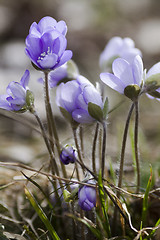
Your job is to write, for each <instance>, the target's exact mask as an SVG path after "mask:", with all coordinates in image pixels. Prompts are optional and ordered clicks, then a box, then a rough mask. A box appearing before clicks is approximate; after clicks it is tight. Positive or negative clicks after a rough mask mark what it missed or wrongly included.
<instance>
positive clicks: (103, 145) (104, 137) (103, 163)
mask: <svg viewBox="0 0 160 240" xmlns="http://www.w3.org/2000/svg"><path fill="white" fill-rule="evenodd" d="M102 124H103V140H102V163H101V168H102V179H103V176H104V168H105V154H106V123H105V121H103V123H102Z"/></svg>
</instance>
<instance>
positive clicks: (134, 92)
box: [124, 85, 141, 101]
mask: <svg viewBox="0 0 160 240" xmlns="http://www.w3.org/2000/svg"><path fill="white" fill-rule="evenodd" d="M140 91H141V89H140V87H139V86H138V85H128V86H127V87H126V88H125V89H124V95H125V96H126V97H128V98H130V99H131V100H132V101H134V100H136V99H137V97H138V95H139V93H140Z"/></svg>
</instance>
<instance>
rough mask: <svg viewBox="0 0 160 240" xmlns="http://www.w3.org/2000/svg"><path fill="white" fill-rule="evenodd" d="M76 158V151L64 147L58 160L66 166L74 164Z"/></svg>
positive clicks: (69, 147)
mask: <svg viewBox="0 0 160 240" xmlns="http://www.w3.org/2000/svg"><path fill="white" fill-rule="evenodd" d="M76 158H77V152H76V150H75V149H74V148H73V147H71V146H68V145H66V146H65V147H64V148H63V149H62V151H61V154H60V159H61V161H62V163H63V164H65V165H68V164H69V163H74V162H75V160H76Z"/></svg>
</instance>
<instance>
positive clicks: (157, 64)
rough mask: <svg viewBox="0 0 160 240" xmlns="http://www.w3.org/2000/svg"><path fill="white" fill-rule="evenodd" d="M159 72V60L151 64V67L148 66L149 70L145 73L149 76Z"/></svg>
mask: <svg viewBox="0 0 160 240" xmlns="http://www.w3.org/2000/svg"><path fill="white" fill-rule="evenodd" d="M157 73H160V62H158V63H156V64H155V65H153V67H151V68H150V70H149V71H148V73H147V76H146V78H149V77H150V76H152V75H154V74H157Z"/></svg>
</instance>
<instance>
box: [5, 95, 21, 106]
mask: <svg viewBox="0 0 160 240" xmlns="http://www.w3.org/2000/svg"><path fill="white" fill-rule="evenodd" d="M6 100H7V101H8V102H9V103H11V104H17V105H24V104H25V99H24V98H12V97H8V98H7V99H6Z"/></svg>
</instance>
